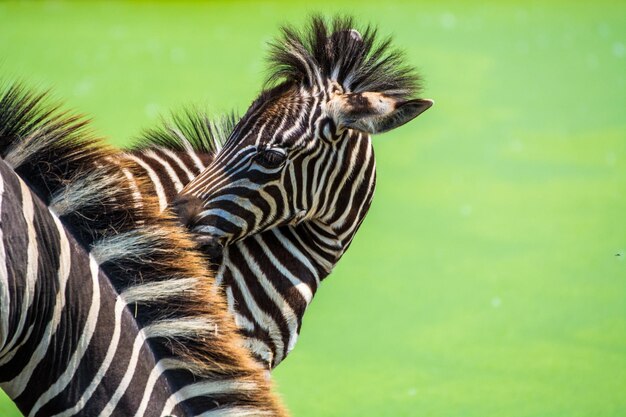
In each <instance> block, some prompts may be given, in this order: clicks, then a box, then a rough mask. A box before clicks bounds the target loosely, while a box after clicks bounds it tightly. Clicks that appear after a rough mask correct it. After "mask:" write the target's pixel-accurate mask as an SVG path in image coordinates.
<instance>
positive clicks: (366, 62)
mask: <svg viewBox="0 0 626 417" xmlns="http://www.w3.org/2000/svg"><path fill="white" fill-rule="evenodd" d="M270 48H271V49H270V56H269V64H270V68H272V69H273V71H272V73H271V74H270V75H269V77H268V80H267V82H266V85H270V86H271V85H275V84H280V83H281V82H287V83H305V85H307V86H313V85H316V84H319V83H320V82H323V81H325V80H327V79H330V80H333V81H337V82H338V83H340V84H341V85H342V86H343V88H344V90H346V91H348V92H357V93H358V92H364V91H370V92H380V93H385V94H387V95H391V96H395V97H398V98H410V97H413V96H414V95H415V93H417V91H418V90H419V82H420V78H419V76H418V75H417V74H416V73H415V71H414V70H413V68H412V67H410V66H408V65H407V64H406V63H405V60H404V56H403V54H402V53H401V52H400V51H398V50H396V49H393V48H392V47H391V38H385V39H383V40H378V39H377V30H376V28H374V27H372V26H369V25H368V26H365V27H364V28H358V27H356V26H355V24H354V22H353V19H352V18H351V17H334V18H333V19H332V20H330V21H328V20H326V19H324V18H322V17H321V16H313V17H311V19H310V21H309V23H308V25H307V27H306V29H305V30H304V31H299V30H298V29H296V28H294V27H291V26H285V27H283V28H282V37H281V38H280V39H279V40H278V41H274V42H273V43H271V44H270Z"/></svg>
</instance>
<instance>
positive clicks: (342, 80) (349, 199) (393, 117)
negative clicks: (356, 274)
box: [126, 18, 432, 368]
mask: <svg viewBox="0 0 626 417" xmlns="http://www.w3.org/2000/svg"><path fill="white" fill-rule="evenodd" d="M352 27H353V26H352V22H351V21H350V20H349V19H348V20H342V19H338V20H336V21H335V22H334V23H333V25H332V27H330V26H327V24H326V23H325V22H324V21H323V20H321V19H319V18H314V19H313V20H312V23H311V31H312V32H311V34H310V35H309V34H305V35H302V36H300V35H298V32H297V31H295V30H292V29H285V37H284V39H283V41H282V43H280V44H275V46H274V51H273V55H272V56H273V60H274V62H275V64H276V65H277V66H278V71H277V73H276V74H278V75H277V76H279V77H282V78H283V80H282V82H281V83H280V84H278V85H277V86H276V87H273V88H271V89H269V90H266V91H264V92H262V93H261V95H260V96H259V97H258V98H257V99H256V100H255V101H254V103H253V104H252V105H251V107H250V108H249V109H248V111H247V113H246V114H245V116H244V117H243V118H241V120H239V121H238V122H237V123H236V124H235V125H234V126H233V127H232V129H227V130H230V133H229V135H228V137H226V136H224V137H219V138H217V140H214V141H213V142H214V143H216V145H214V146H211V147H207V146H204V147H203V148H201V149H197V152H200V153H201V155H200V156H199V159H201V160H202V161H203V163H204V164H205V166H203V167H202V168H201V167H199V166H197V165H194V166H191V165H188V166H187V171H191V172H192V173H193V176H194V179H193V180H191V181H187V180H188V179H190V176H189V175H187V173H186V174H185V175H182V174H180V173H178V172H177V170H176V165H177V164H178V162H177V161H176V163H175V162H174V160H173V159H170V160H167V158H165V157H162V158H156V157H155V154H163V153H165V152H167V151H168V148H169V152H171V151H173V150H176V151H177V152H178V155H179V159H181V160H182V159H185V160H188V161H190V160H191V157H190V156H191V155H192V154H193V153H192V152H191V149H192V148H193V145H192V144H193V143H195V142H198V140H197V139H195V138H196V137H201V138H207V137H210V136H211V132H214V131H215V129H214V128H211V125H210V123H208V122H207V121H206V118H204V117H202V116H198V115H196V116H193V115H191V117H188V119H189V120H188V121H185V119H184V118H180V117H179V118H178V119H177V120H175V122H174V123H173V124H171V125H169V126H166V127H165V129H162V130H153V131H151V132H148V134H147V135H146V137H145V138H144V140H143V141H142V147H144V149H139V150H137V151H135V153H133V154H131V155H127V156H126V157H127V158H131V159H133V160H135V161H137V162H139V161H141V165H142V167H143V168H144V169H146V171H148V172H149V173H150V172H151V173H152V175H150V178H151V179H152V180H153V181H154V183H153V186H154V188H155V190H169V192H165V193H163V194H164V200H163V201H162V206H166V205H168V204H169V203H170V202H171V199H172V198H174V196H175V194H177V193H178V192H179V191H181V190H180V189H181V184H184V188H182V193H181V195H180V196H179V197H178V200H177V201H176V203H175V205H176V208H177V210H178V212H179V215H180V217H181V219H182V221H183V223H185V224H187V225H188V227H189V228H190V229H191V230H192V231H193V232H194V233H195V234H196V237H197V239H198V241H200V242H201V244H202V245H203V246H204V248H205V250H206V252H207V253H208V254H210V255H212V256H213V259H212V261H213V263H214V264H215V265H216V267H217V275H216V281H215V284H216V285H219V286H221V288H222V290H223V291H224V293H225V295H226V299H227V301H228V305H229V309H230V310H231V311H232V312H233V314H234V316H235V320H236V323H237V325H238V326H239V328H240V331H241V332H242V333H243V335H244V336H245V340H246V343H247V345H248V347H249V349H250V350H251V351H252V352H253V353H254V354H255V355H256V356H257V357H258V358H259V359H260V360H261V361H262V362H264V363H265V364H266V366H268V367H269V368H272V367H274V366H276V365H277V364H279V363H280V362H281V361H282V360H283V359H284V358H285V357H286V356H287V354H288V353H289V352H290V351H291V350H292V349H293V347H294V346H295V344H296V341H297V338H298V334H299V332H300V329H301V326H302V319H303V315H304V312H305V310H306V308H307V306H308V305H309V303H310V302H311V300H312V298H313V296H314V294H315V292H316V290H317V288H318V286H319V283H320V281H321V280H323V279H324V278H325V277H326V276H327V275H328V274H329V273H330V271H331V270H332V268H333V267H334V265H335V264H336V263H337V262H338V261H339V259H340V258H341V256H342V255H343V253H344V252H345V251H346V250H347V248H348V247H349V245H350V242H351V241H352V239H353V238H354V235H355V233H356V231H357V230H358V228H359V226H360V225H361V223H362V221H363V220H364V218H365V215H366V213H367V211H368V209H369V207H370V203H371V200H372V196H373V192H374V186H375V178H376V171H375V160H374V152H373V147H372V144H371V139H370V134H372V133H378V132H382V131H387V130H390V129H392V128H394V127H396V126H400V125H402V124H403V123H405V122H407V121H409V120H411V119H412V118H414V117H416V116H417V115H418V114H419V113H421V112H422V111H424V110H425V109H427V108H428V107H429V106H430V105H431V104H432V102H430V101H428V100H418V99H409V97H410V95H411V94H413V92H414V90H415V85H416V77H415V76H414V75H413V73H412V72H411V70H410V69H407V68H405V67H404V66H403V64H402V62H401V60H400V56H399V55H398V54H397V53H396V52H394V51H389V49H388V42H386V43H385V42H383V43H382V44H381V45H378V46H377V44H376V43H375V41H374V35H375V31H374V30H372V29H369V28H368V29H366V30H365V32H364V35H363V36H361V35H360V34H359V32H357V31H356V30H354V29H352ZM273 78H276V77H273ZM187 116H190V115H189V114H187ZM199 120H204V129H202V128H198V126H202V124H201V123H198V121H199ZM185 126H193V127H194V129H191V128H186V127H185ZM183 131H184V132H187V133H188V135H187V136H186V135H184V134H181V132H183ZM199 132H203V133H202V134H200V133H199ZM213 136H215V135H213ZM151 143H153V144H155V145H152V146H151V145H150V144H151ZM222 143H223V146H222V145H221V144H222ZM215 149H220V150H219V152H216V151H214V150H215ZM202 151H204V152H202ZM197 152H196V153H197ZM213 154H215V156H214V157H212V156H213ZM157 194H158V192H157ZM216 248H217V250H216Z"/></svg>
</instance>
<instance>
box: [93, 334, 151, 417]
mask: <svg viewBox="0 0 626 417" xmlns="http://www.w3.org/2000/svg"><path fill="white" fill-rule="evenodd" d="M146 329H147V328H145V327H144V328H143V329H142V330H141V331H140V332H139V333H137V336H136V337H135V342H134V343H133V350H132V353H131V355H130V359H129V361H128V364H127V365H126V372H125V373H124V377H123V378H122V380H121V381H120V382H119V384H118V386H117V389H116V390H115V392H114V393H113V395H112V396H111V398H110V399H109V402H108V403H107V405H106V406H105V407H104V409H103V410H102V411H101V412H100V417H104V416H110V415H111V414H113V411H115V407H116V406H117V403H118V402H119V401H120V399H121V398H122V396H123V395H124V393H126V389H127V388H128V385H129V384H130V381H131V379H132V378H133V375H134V374H135V368H137V362H138V361H139V352H140V351H141V348H142V347H143V345H144V344H145V342H146V336H145V330H146Z"/></svg>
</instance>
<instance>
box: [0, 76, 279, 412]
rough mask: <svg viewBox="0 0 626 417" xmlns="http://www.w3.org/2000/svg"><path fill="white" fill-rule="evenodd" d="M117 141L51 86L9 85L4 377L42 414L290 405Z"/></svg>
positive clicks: (1, 252) (0, 347) (3, 198)
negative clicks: (122, 157) (53, 98)
mask: <svg viewBox="0 0 626 417" xmlns="http://www.w3.org/2000/svg"><path fill="white" fill-rule="evenodd" d="M116 152H117V151H115V150H113V149H111V148H108V147H106V146H104V145H103V144H102V143H101V141H100V140H99V139H97V138H95V136H94V135H93V134H92V133H90V130H89V125H88V123H87V122H86V121H85V120H84V119H83V118H81V117H79V116H75V115H72V114H70V113H67V112H62V111H61V110H59V107H58V106H56V105H53V104H52V103H50V101H49V99H47V98H46V94H38V93H31V92H28V91H27V90H26V89H24V88H23V87H21V86H20V85H17V84H13V85H10V86H8V87H6V88H4V90H1V91H0V157H1V158H0V308H1V309H0V387H1V388H2V389H3V390H4V391H5V392H6V393H7V394H8V395H9V397H11V398H12V399H13V400H14V401H15V403H16V404H17V406H18V407H19V409H20V410H21V412H22V413H24V414H25V415H28V416H52V415H54V416H74V415H82V416H112V415H123V416H166V415H172V416H173V415H176V416H191V415H202V416H253V415H254V416H257V415H271V416H283V415H286V411H285V410H284V408H283V406H282V405H281V403H280V401H279V400H278V398H277V397H276V396H275V395H274V394H273V393H272V390H271V386H270V382H269V381H268V380H267V378H266V375H265V372H266V371H265V370H264V369H263V368H262V367H260V366H259V365H258V364H257V363H256V362H255V361H254V360H253V359H252V357H251V356H250V355H249V354H248V352H247V351H246V350H245V349H244V348H242V347H241V344H242V341H241V340H240V338H239V335H238V333H237V329H236V327H235V326H234V324H233V323H232V318H231V317H230V315H229V314H228V312H227V309H226V305H225V302H224V301H223V299H222V297H219V296H216V295H215V294H214V293H213V292H212V291H211V290H210V288H211V286H212V285H211V281H212V278H211V274H210V273H209V271H208V270H207V269H206V265H205V261H204V259H203V258H202V256H201V255H200V254H199V253H198V252H197V251H196V250H194V246H195V244H194V243H193V242H192V241H191V240H190V238H189V236H188V234H187V232H186V231H185V230H184V229H183V228H182V227H181V226H180V225H179V224H178V222H177V220H176V219H175V218H174V216H173V215H172V214H171V213H168V212H163V213H162V212H161V211H160V208H159V206H158V202H157V201H156V198H155V197H152V198H150V197H149V196H148V189H147V188H145V185H146V184H148V183H149V181H148V180H142V173H141V172H139V171H137V170H135V169H134V168H133V166H131V165H127V166H121V165H120V164H119V163H116V164H112V163H110V159H111V158H112V157H113V156H114V155H115V154H116ZM120 168H121V169H120ZM131 175H132V178H133V181H132V182H129V181H128V177H129V176H131ZM138 194H141V195H142V204H136V202H135V198H134V196H135V195H138Z"/></svg>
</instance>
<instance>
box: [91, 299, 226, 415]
mask: <svg viewBox="0 0 626 417" xmlns="http://www.w3.org/2000/svg"><path fill="white" fill-rule="evenodd" d="M122 297H123V294H122ZM211 326H213V328H214V329H217V328H216V326H215V325H214V324H210V323H208V322H207V320H204V319H172V320H162V321H160V322H156V323H154V324H150V325H148V326H146V327H144V328H143V329H141V331H140V332H139V333H138V334H137V336H136V337H135V342H134V343H133V351H132V354H131V357H130V361H129V362H128V364H127V365H126V366H127V369H126V373H125V374H124V376H123V377H122V380H121V381H120V383H119V385H118V386H117V389H116V390H115V393H113V396H112V397H111V398H110V399H109V402H108V403H107V405H106V406H105V407H104V409H103V410H102V412H101V413H100V417H105V416H110V415H111V414H112V413H113V412H114V411H115V408H116V407H117V404H118V403H119V401H120V399H121V398H122V397H123V396H124V394H125V393H126V390H127V389H128V386H129V385H130V382H131V380H132V379H133V375H134V374H135V369H136V368H137V362H138V361H139V352H140V351H141V348H142V347H143V346H144V344H145V342H146V340H147V339H149V338H151V337H166V338H171V339H175V338H177V337H182V336H190V335H197V334H198V333H201V332H205V331H206V330H207V329H209V328H210V327H211ZM215 331H216V330H215Z"/></svg>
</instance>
